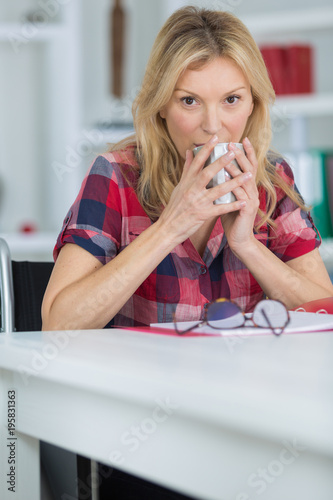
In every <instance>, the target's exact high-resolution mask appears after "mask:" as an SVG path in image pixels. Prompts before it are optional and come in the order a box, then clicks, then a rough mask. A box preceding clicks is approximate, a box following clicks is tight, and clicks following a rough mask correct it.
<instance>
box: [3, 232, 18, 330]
mask: <svg viewBox="0 0 333 500" xmlns="http://www.w3.org/2000/svg"><path fill="white" fill-rule="evenodd" d="M0 295H1V331H2V332H5V333H9V332H13V331H14V329H15V315H14V286H13V274H12V263H11V257H10V250H9V247H8V245H7V242H6V241H5V240H4V239H3V238H0Z"/></svg>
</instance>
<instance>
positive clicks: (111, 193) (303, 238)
mask: <svg viewBox="0 0 333 500" xmlns="http://www.w3.org/2000/svg"><path fill="white" fill-rule="evenodd" d="M133 166H137V164H136V160H135V154H134V148H131V149H129V150H128V151H127V152H126V154H122V153H120V152H114V153H107V154H104V155H102V156H99V157H98V158H97V159H96V160H95V161H94V163H93V164H92V166H91V168H90V170H89V171H88V173H87V175H86V177H85V179H84V180H83V183H82V186H81V189H80V192H79V194H78V197H77V198H76V200H75V202H74V204H73V205H72V207H71V208H70V210H69V212H68V214H67V216H66V218H65V221H64V225H63V227H62V230H61V233H60V235H59V237H58V239H57V243H56V246H55V249H54V258H55V259H56V258H57V255H58V253H59V251H60V249H61V247H62V246H63V245H64V244H65V243H75V244H76V245H79V246H80V247H83V248H84V249H86V250H87V251H88V252H90V253H91V254H92V255H94V256H95V257H96V258H97V259H98V260H99V261H100V262H102V263H103V264H106V263H107V262H109V261H110V260H112V259H113V258H114V257H116V255H117V254H118V253H119V252H121V251H122V250H123V249H124V248H125V247H126V246H127V245H129V244H130V243H131V242H132V241H133V240H134V239H135V238H136V237H137V236H138V235H139V234H140V233H142V231H144V230H145V229H146V228H148V227H149V226H150V225H151V224H152V221H151V220H150V219H149V217H148V216H147V214H146V213H145V211H144V210H143V208H142V206H141V205H140V203H139V201H138V198H137V196H136V194H135V184H136V181H137V178H138V169H133V168H131V167H133ZM276 169H278V170H279V172H280V175H281V176H283V177H284V179H285V180H287V182H288V183H289V185H294V178H293V174H292V171H291V168H290V167H289V165H287V164H286V162H285V161H284V160H281V161H278V162H276ZM295 189H296V187H295ZM259 197H260V208H261V209H262V210H263V211H265V204H266V195H265V192H264V191H263V190H259ZM277 197H278V202H277V206H276V209H275V212H274V215H273V218H274V220H275V222H276V224H277V227H276V229H275V230H274V234H272V229H271V228H270V227H267V226H263V227H262V228H261V230H260V233H259V234H255V237H256V238H257V239H258V240H259V241H260V242H261V243H262V244H263V245H265V246H267V247H268V248H269V249H270V250H271V251H272V252H273V253H274V254H275V255H277V256H278V257H279V258H280V259H281V260H282V261H283V262H287V261H288V260H290V259H294V258H296V257H299V256H301V255H304V254H306V253H307V252H310V251H311V250H314V249H315V248H317V247H318V246H319V245H320V236H319V234H318V231H317V229H316V228H315V226H314V224H313V222H312V219H311V217H310V215H309V214H308V213H305V212H304V211H301V210H300V208H298V207H297V206H296V205H295V204H294V203H293V202H292V201H291V200H290V198H288V197H286V196H285V194H284V193H283V192H282V191H280V190H278V189H277ZM138 265H140V263H139V262H138ZM218 297H225V298H228V299H231V300H234V301H235V302H237V303H238V304H239V306H240V307H241V308H242V309H243V310H244V311H251V310H253V308H254V306H255V305H256V303H257V302H258V301H260V300H261V299H263V298H264V294H263V291H262V289H261V288H260V286H259V284H258V283H257V282H256V280H255V279H254V277H253V276H252V275H251V273H250V272H249V271H248V269H247V268H246V267H245V266H244V264H243V263H242V262H241V261H240V260H239V259H237V257H235V255H234V254H233V252H232V251H231V249H230V247H229V245H228V242H227V239H226V236H225V235H224V232H223V228H222V224H221V221H220V218H219V219H218V220H217V222H216V224H215V227H214V229H213V231H212V234H211V235H210V238H209V241H208V243H207V247H206V249H205V251H204V254H203V256H202V258H201V257H200V255H199V254H198V252H197V251H196V249H195V248H194V246H193V245H192V243H191V241H190V240H189V239H187V240H186V241H184V242H183V243H182V244H180V245H178V246H176V247H175V248H174V249H173V250H172V252H171V253H170V254H169V255H168V256H167V257H165V259H163V260H162V262H161V263H160V264H159V265H158V266H157V268H156V269H154V271H153V272H152V273H151V275H150V276H149V277H148V278H147V279H146V280H145V281H144V282H143V283H142V285H140V286H139V288H138V289H137V290H136V292H135V293H134V295H133V296H132V297H131V298H130V299H129V300H128V302H127V303H126V304H125V305H124V306H123V307H122V309H121V310H120V311H119V313H118V314H117V315H116V316H115V317H114V319H113V320H112V321H111V322H110V323H109V324H108V325H107V326H112V325H114V326H117V325H122V326H141V325H147V324H148V325H149V324H150V323H157V322H159V323H161V322H166V321H172V314H173V312H175V313H176V317H177V320H179V321H183V320H198V319H200V317H201V315H202V311H203V307H204V305H205V304H206V303H208V302H210V301H212V300H214V299H216V298H218Z"/></svg>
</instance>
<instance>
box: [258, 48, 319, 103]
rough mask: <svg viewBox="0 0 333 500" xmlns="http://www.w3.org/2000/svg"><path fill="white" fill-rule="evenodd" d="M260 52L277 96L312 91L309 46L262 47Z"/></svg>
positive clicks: (311, 64)
mask: <svg viewBox="0 0 333 500" xmlns="http://www.w3.org/2000/svg"><path fill="white" fill-rule="evenodd" d="M260 50H261V54H262V56H263V59H264V61H265V64H266V67H267V71H268V74H269V77H270V79H271V82H272V85H273V88H274V90H275V93H276V94H277V95H283V94H284V95H285V94H304V93H312V92H313V91H314V83H313V80H314V77H313V48H312V46H311V45H308V44H296V43H295V44H291V45H287V46H284V45H263V46H261V47H260Z"/></svg>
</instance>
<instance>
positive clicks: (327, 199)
mask: <svg viewBox="0 0 333 500" xmlns="http://www.w3.org/2000/svg"><path fill="white" fill-rule="evenodd" d="M285 157H286V160H287V161H288V162H289V164H290V166H291V167H292V169H293V172H294V176H295V182H296V186H297V188H298V190H299V191H300V193H301V195H302V197H303V199H304V202H305V204H306V205H307V206H308V207H309V208H310V212H311V216H312V218H313V222H314V223H315V225H316V227H317V229H318V231H319V233H320V235H321V237H322V238H332V237H333V224H332V222H333V151H328V150H317V149H313V150H310V151H305V152H302V153H297V154H286V155H285Z"/></svg>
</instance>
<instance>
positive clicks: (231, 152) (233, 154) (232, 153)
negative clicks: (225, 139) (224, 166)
mask: <svg viewBox="0 0 333 500" xmlns="http://www.w3.org/2000/svg"><path fill="white" fill-rule="evenodd" d="M227 158H228V159H229V160H232V159H233V158H235V153H234V152H233V151H229V152H228V153H227Z"/></svg>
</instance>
